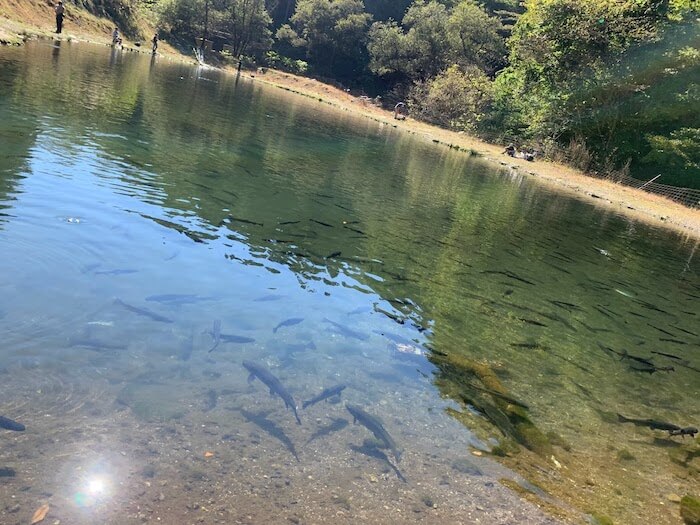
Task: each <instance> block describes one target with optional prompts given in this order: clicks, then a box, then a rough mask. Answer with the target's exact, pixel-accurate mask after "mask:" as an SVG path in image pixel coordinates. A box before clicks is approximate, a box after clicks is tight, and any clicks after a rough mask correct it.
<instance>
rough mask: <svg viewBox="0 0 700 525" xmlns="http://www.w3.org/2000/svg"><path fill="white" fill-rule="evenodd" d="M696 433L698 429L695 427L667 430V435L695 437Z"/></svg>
mask: <svg viewBox="0 0 700 525" xmlns="http://www.w3.org/2000/svg"><path fill="white" fill-rule="evenodd" d="M697 433H698V429H697V428H695V427H685V428H679V429H678V430H669V431H668V435H669V436H683V437H685V436H690V437H693V438H694V437H695V434H697Z"/></svg>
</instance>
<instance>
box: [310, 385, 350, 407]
mask: <svg viewBox="0 0 700 525" xmlns="http://www.w3.org/2000/svg"><path fill="white" fill-rule="evenodd" d="M345 388H346V385H336V386H332V387H330V388H326V389H324V390H323V392H321V393H320V394H318V395H317V396H314V397H312V398H311V399H309V400H308V401H304V403H303V404H302V405H301V408H306V407H309V406H311V405H315V404H316V403H318V402H319V401H323V400H324V399H328V398H330V397H334V396H340V393H341V392H342V391H343V390H345Z"/></svg>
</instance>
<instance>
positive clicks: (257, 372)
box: [243, 361, 301, 425]
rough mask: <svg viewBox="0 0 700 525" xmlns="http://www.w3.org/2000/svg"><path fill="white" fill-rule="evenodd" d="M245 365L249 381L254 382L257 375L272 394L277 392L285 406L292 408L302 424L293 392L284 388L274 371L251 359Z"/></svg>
mask: <svg viewBox="0 0 700 525" xmlns="http://www.w3.org/2000/svg"><path fill="white" fill-rule="evenodd" d="M243 367H244V368H245V369H246V370H248V372H250V375H249V376H248V382H249V383H252V382H253V380H254V379H255V378H256V377H257V378H258V379H259V380H260V381H262V382H263V383H265V385H266V386H267V387H268V388H269V389H270V394H277V395H278V396H280V397H281V398H282V401H284V406H285V408H291V409H292V412H294V417H295V418H296V419H297V423H298V424H300V425H301V419H299V414H297V404H296V402H295V401H294V398H293V397H292V394H290V393H289V391H288V390H287V389H286V388H284V386H283V385H282V383H281V382H280V380H279V379H277V378H276V377H275V376H274V375H273V374H272V372H270V371H269V370H268V369H267V368H265V367H264V366H263V365H260V364H258V363H253V362H251V361H243Z"/></svg>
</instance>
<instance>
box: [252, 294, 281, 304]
mask: <svg viewBox="0 0 700 525" xmlns="http://www.w3.org/2000/svg"><path fill="white" fill-rule="evenodd" d="M283 297H284V295H276V294H270V295H263V296H262V297H258V298H257V299H253V301H258V302H262V301H278V300H280V299H282V298H283Z"/></svg>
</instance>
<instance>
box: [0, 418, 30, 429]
mask: <svg viewBox="0 0 700 525" xmlns="http://www.w3.org/2000/svg"><path fill="white" fill-rule="evenodd" d="M0 428H4V429H6V430H14V431H15V432H24V429H25V426H24V425H23V424H22V423H18V422H17V421H13V420H12V419H10V418H9V417H5V416H0Z"/></svg>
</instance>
